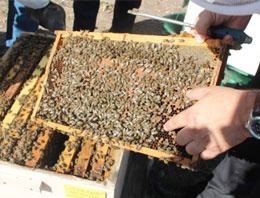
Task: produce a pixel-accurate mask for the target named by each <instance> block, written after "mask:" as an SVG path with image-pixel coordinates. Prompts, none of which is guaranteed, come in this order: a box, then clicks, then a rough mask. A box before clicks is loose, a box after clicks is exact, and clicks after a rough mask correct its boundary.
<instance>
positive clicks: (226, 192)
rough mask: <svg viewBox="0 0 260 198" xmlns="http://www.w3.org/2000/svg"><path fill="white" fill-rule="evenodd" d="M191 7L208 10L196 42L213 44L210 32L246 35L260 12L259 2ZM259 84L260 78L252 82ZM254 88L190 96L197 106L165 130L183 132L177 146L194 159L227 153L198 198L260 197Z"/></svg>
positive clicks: (213, 1) (217, 0)
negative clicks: (220, 27) (231, 31)
mask: <svg viewBox="0 0 260 198" xmlns="http://www.w3.org/2000/svg"><path fill="white" fill-rule="evenodd" d="M193 1H194V2H195V3H197V4H199V5H200V6H202V7H204V8H206V10H204V11H203V12H202V13H201V14H200V15H199V16H198V18H197V22H196V25H195V29H194V30H193V31H192V34H193V35H194V36H195V38H196V39H197V40H198V42H204V41H205V40H206V39H207V38H209V36H208V35H207V32H208V31H207V30H208V28H209V27H210V26H216V25H225V26H228V27H231V28H236V29H240V30H243V29H244V28H245V27H246V26H247V24H248V22H249V20H250V18H251V15H252V14H254V13H259V12H260V1H259V0H252V1H248V0H232V1H231V0H193ZM232 39H233V38H232V37H231V35H227V36H226V37H225V38H224V40H232ZM248 63H249V62H248ZM259 78H260V76H259V75H258V74H257V75H256V76H255V79H254V82H259ZM253 85H254V86H253V87H251V88H254V89H249V90H237V89H232V88H225V87H218V86H216V87H207V88H196V89H193V90H190V91H188V92H187V97H188V98H190V99H192V100H196V101H197V102H196V103H195V104H194V105H193V106H192V107H190V108H188V109H186V110H185V111H183V112H181V113H180V114H178V115H176V116H173V117H172V118H171V119H170V120H169V121H167V122H166V123H165V125H164V128H165V130H166V131H171V130H174V129H178V128H181V130H180V131H179V132H178V134H177V137H176V142H177V143H178V144H179V145H182V146H185V148H186V151H187V152H188V153H189V154H191V155H197V154H200V156H201V158H203V159H205V160H207V159H213V158H215V157H216V156H218V155H219V154H221V153H224V152H226V151H227V152H226V155H225V158H224V159H223V160H222V161H221V162H220V164H219V165H218V166H217V167H216V169H215V170H214V171H213V177H212V179H211V180H210V181H209V182H208V185H207V186H206V188H205V190H204V191H203V192H202V193H200V194H199V195H198V198H235V197H236V198H237V197H241V198H242V197H243V198H249V197H250V198H256V197H260V156H259V153H260V118H257V116H260V111H259V110H260V92H259V88H260V84H259V83H254V84H253Z"/></svg>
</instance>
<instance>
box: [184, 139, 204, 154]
mask: <svg viewBox="0 0 260 198" xmlns="http://www.w3.org/2000/svg"><path fill="white" fill-rule="evenodd" d="M204 149H205V146H204V145H203V144H202V143H200V142H198V141H191V142H190V143H189V144H188V145H187V146H186V151H187V153H189V154H190V155H197V154H199V153H201V152H202V151H203V150H204Z"/></svg>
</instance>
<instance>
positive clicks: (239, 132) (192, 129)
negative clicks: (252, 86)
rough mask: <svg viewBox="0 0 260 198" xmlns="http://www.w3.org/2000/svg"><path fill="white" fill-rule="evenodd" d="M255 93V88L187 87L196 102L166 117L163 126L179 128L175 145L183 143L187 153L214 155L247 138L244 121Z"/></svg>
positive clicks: (190, 96)
mask: <svg viewBox="0 0 260 198" xmlns="http://www.w3.org/2000/svg"><path fill="white" fill-rule="evenodd" d="M256 95H257V91H256V90H250V91H241V90H236V89H231V88H224V87H207V88H197V89H194V90H191V91H189V92H187V97H189V98H190V99H192V100H198V101H197V102H196V103H195V104H194V105H193V106H191V107H190V108H188V109H186V110H185V111H183V112H181V113H179V114H178V115H176V116H173V117H172V118H171V119H170V120H168V121H167V122H166V124H165V125H164V129H165V130H166V131H172V130H174V129H178V128H182V129H181V130H180V131H179V132H178V133H177V137H176V142H177V144H179V145H181V146H186V151H187V152H188V153H189V154H191V155H196V154H199V153H200V155H201V158H203V159H212V158H215V157H216V156H217V155H219V154H220V153H222V152H225V151H227V150H228V149H230V148H231V147H233V146H235V145H238V144H240V143H242V142H243V141H244V140H245V139H246V138H248V137H251V134H250V132H249V131H248V129H246V128H245V124H246V122H247V120H248V118H249V113H250V111H251V109H253V106H254V102H255V98H256Z"/></svg>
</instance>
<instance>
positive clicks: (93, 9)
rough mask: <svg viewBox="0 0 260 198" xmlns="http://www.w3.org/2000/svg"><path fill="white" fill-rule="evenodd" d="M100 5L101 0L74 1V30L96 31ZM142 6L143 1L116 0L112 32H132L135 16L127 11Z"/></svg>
mask: <svg viewBox="0 0 260 198" xmlns="http://www.w3.org/2000/svg"><path fill="white" fill-rule="evenodd" d="M99 5H100V1H99V0H95V1H88V0H74V4H73V9H74V17H75V18H74V26H73V30H89V31H94V30H95V25H96V19H97V13H98V9H99ZM140 5H141V0H116V2H115V7H114V16H113V21H112V27H111V29H110V32H122V33H123V32H131V30H132V27H133V25H134V20H135V16H134V15H130V14H128V13H127V11H128V10H131V9H133V8H139V7H140Z"/></svg>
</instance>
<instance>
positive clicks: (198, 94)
mask: <svg viewBox="0 0 260 198" xmlns="http://www.w3.org/2000/svg"><path fill="white" fill-rule="evenodd" d="M211 89H212V87H200V88H195V89H192V90H189V91H187V93H186V95H187V97H188V98H190V99H191V100H200V99H201V98H203V97H204V96H205V95H207V94H208V92H209V91H210V90H211Z"/></svg>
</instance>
